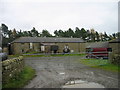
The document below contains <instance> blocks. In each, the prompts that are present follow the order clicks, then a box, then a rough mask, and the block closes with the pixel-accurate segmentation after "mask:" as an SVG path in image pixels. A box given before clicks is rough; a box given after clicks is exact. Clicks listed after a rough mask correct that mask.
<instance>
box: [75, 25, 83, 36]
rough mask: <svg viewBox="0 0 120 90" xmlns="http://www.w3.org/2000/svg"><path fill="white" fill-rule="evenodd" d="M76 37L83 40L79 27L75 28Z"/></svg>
mask: <svg viewBox="0 0 120 90" xmlns="http://www.w3.org/2000/svg"><path fill="white" fill-rule="evenodd" d="M74 36H75V37H77V38H81V37H82V35H81V31H80V29H79V28H78V27H76V28H75V34H74Z"/></svg>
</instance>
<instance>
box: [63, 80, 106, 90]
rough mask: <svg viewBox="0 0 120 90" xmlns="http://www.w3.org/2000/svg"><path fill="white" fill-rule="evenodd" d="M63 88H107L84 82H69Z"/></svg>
mask: <svg viewBox="0 0 120 90" xmlns="http://www.w3.org/2000/svg"><path fill="white" fill-rule="evenodd" d="M62 88H105V87H104V86H103V85H101V84H98V83H94V82H88V81H83V80H74V81H68V82H67V83H66V84H65V85H64V86H62Z"/></svg>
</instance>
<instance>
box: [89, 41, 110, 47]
mask: <svg viewBox="0 0 120 90" xmlns="http://www.w3.org/2000/svg"><path fill="white" fill-rule="evenodd" d="M108 47H109V43H108V42H94V43H89V44H88V45H87V48H108Z"/></svg>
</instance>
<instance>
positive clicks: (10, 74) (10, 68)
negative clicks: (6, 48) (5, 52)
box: [1, 56, 24, 84]
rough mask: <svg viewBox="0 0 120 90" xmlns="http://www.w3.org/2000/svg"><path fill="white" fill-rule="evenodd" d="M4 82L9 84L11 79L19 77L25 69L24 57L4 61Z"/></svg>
mask: <svg viewBox="0 0 120 90" xmlns="http://www.w3.org/2000/svg"><path fill="white" fill-rule="evenodd" d="M1 63H2V82H3V84H4V83H7V82H8V81H9V80H10V79H13V78H15V77H17V75H18V74H19V73H20V72H21V71H22V70H23V68H24V59H23V56H19V57H17V58H13V59H8V60H5V61H2V62H1Z"/></svg>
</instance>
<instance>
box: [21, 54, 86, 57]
mask: <svg viewBox="0 0 120 90" xmlns="http://www.w3.org/2000/svg"><path fill="white" fill-rule="evenodd" d="M84 55H85V54H41V55H29V54H28V55H27V54H26V55H23V56H24V57H51V56H58V57H59V56H84Z"/></svg>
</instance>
